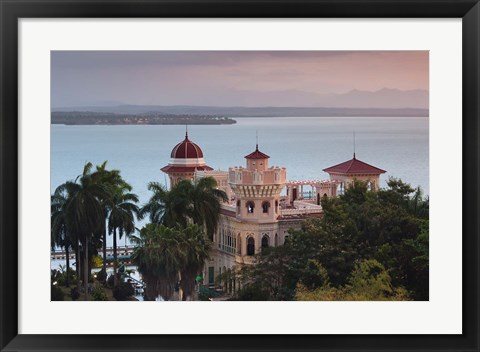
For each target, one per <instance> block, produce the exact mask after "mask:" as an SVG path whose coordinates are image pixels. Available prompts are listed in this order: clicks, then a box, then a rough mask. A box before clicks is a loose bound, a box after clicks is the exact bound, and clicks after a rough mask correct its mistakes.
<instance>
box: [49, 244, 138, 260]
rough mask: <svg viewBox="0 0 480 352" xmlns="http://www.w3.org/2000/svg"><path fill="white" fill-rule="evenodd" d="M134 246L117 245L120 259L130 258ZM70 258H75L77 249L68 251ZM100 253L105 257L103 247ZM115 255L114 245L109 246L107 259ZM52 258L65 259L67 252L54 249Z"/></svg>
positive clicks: (99, 250) (51, 254)
mask: <svg viewBox="0 0 480 352" xmlns="http://www.w3.org/2000/svg"><path fill="white" fill-rule="evenodd" d="M134 248H135V247H134V246H118V247H117V256H118V257H119V259H126V258H130V257H131V255H132V254H133V249H134ZM68 254H69V257H70V259H75V251H72V250H70V251H69V252H68ZM98 255H99V256H100V257H102V258H103V249H102V248H100V249H98ZM109 257H113V247H107V259H111V258H109ZM50 259H51V260H65V259H66V254H65V251H64V250H58V251H52V252H51V253H50Z"/></svg>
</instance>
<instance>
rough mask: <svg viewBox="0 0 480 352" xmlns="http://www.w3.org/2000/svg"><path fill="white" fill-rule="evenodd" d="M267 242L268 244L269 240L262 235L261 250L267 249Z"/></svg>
mask: <svg viewBox="0 0 480 352" xmlns="http://www.w3.org/2000/svg"><path fill="white" fill-rule="evenodd" d="M268 242H269V238H268V236H267V235H263V237H262V250H263V249H264V248H268Z"/></svg>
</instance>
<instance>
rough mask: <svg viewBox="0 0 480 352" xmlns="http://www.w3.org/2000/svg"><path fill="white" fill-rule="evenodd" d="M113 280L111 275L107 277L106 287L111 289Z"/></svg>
mask: <svg viewBox="0 0 480 352" xmlns="http://www.w3.org/2000/svg"><path fill="white" fill-rule="evenodd" d="M114 281H115V280H114V278H113V274H110V276H109V277H108V279H107V286H108V287H110V288H113V283H114Z"/></svg>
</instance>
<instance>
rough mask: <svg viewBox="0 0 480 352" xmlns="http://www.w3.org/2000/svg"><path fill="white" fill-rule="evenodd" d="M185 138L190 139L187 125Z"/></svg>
mask: <svg viewBox="0 0 480 352" xmlns="http://www.w3.org/2000/svg"><path fill="white" fill-rule="evenodd" d="M185 138H186V139H188V125H185Z"/></svg>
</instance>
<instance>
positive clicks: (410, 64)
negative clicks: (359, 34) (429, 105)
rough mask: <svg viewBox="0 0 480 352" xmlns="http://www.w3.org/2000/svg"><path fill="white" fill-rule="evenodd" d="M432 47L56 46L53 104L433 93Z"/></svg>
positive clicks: (318, 100)
mask: <svg viewBox="0 0 480 352" xmlns="http://www.w3.org/2000/svg"><path fill="white" fill-rule="evenodd" d="M428 71H429V63H428V52H427V51H52V53H51V104H52V107H53V108H57V107H74V106H103V105H119V104H135V105H202V106H317V105H322V104H324V102H325V100H326V101H328V98H329V96H331V95H332V94H345V93H348V92H351V91H352V90H360V91H378V90H381V89H385V88H388V89H399V90H402V91H406V90H407V91H408V90H418V89H420V90H428V82H429V79H428Z"/></svg>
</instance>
